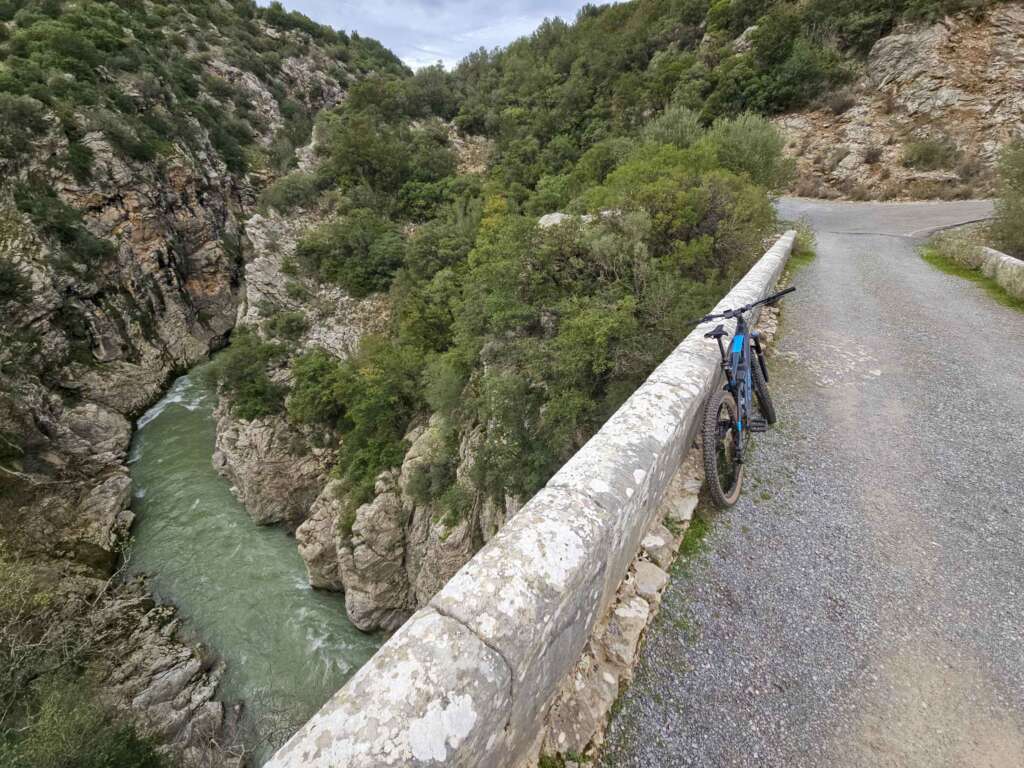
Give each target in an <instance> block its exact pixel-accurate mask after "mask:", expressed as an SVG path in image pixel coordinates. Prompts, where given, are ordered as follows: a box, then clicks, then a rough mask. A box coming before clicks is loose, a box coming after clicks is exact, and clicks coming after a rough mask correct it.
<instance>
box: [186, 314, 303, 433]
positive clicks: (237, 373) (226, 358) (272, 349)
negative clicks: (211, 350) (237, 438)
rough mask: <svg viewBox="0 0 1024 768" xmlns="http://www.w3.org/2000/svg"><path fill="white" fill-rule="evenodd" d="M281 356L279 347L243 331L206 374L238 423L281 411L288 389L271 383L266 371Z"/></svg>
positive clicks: (212, 363) (232, 338) (233, 338)
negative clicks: (226, 398) (216, 386)
mask: <svg viewBox="0 0 1024 768" xmlns="http://www.w3.org/2000/svg"><path fill="white" fill-rule="evenodd" d="M283 356H284V350H283V349H282V348H281V347H280V346H279V345H278V344H275V343H272V342H266V341H263V340H262V339H260V338H259V336H257V335H256V334H255V333H253V332H252V331H250V330H247V329H244V328H243V329H242V330H240V331H237V332H235V334H234V335H233V336H232V337H231V344H230V345H229V346H228V348H227V349H225V350H224V351H223V352H221V353H220V354H218V355H217V356H216V357H215V358H214V359H213V361H212V362H211V363H210V365H209V366H207V368H206V369H205V372H206V375H207V376H209V377H210V378H211V379H212V380H213V381H214V382H215V383H216V384H217V385H218V386H220V387H221V389H222V390H223V391H224V393H225V394H226V395H227V396H228V398H229V400H230V402H231V411H232V413H234V414H235V415H236V416H238V418H240V419H246V420H252V419H258V418H261V417H263V416H270V415H273V414H275V413H280V412H281V411H282V410H283V408H284V401H285V396H286V395H287V388H286V387H284V386H283V385H281V384H277V383H275V382H273V381H272V380H271V378H270V375H269V371H268V369H269V367H270V366H271V365H272V364H274V363H277V362H278V361H280V360H281V358H282V357H283Z"/></svg>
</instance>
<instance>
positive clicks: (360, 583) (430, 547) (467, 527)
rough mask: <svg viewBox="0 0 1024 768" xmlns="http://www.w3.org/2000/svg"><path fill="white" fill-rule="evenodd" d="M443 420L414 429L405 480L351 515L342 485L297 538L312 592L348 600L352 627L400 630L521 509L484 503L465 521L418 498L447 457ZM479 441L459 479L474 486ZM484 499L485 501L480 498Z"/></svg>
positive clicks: (466, 445)
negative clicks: (426, 475)
mask: <svg viewBox="0 0 1024 768" xmlns="http://www.w3.org/2000/svg"><path fill="white" fill-rule="evenodd" d="M442 427H443V425H442V424H441V423H440V421H439V419H438V417H436V416H435V417H434V418H432V419H431V421H430V423H429V424H427V425H426V426H420V427H417V428H415V429H413V430H412V431H411V432H410V433H409V434H408V435H407V436H406V441H407V442H408V443H409V445H410V447H409V450H408V452H407V453H406V456H405V459H404V461H403V463H402V466H401V468H400V469H399V470H398V472H393V471H392V472H385V473H383V474H381V476H380V477H379V478H378V479H377V485H376V488H375V492H376V496H375V497H374V499H373V501H371V502H370V503H368V504H363V505H362V506H360V507H359V508H358V509H357V510H355V513H354V515H351V516H349V515H346V511H345V507H344V502H343V500H342V493H341V486H340V483H338V481H331V482H330V483H328V484H327V485H326V487H325V488H324V490H323V491H322V492H321V494H320V496H319V497H318V498H317V500H316V502H315V503H314V504H313V506H312V509H311V512H310V516H309V518H308V519H307V520H306V522H304V523H303V524H302V525H301V526H299V529H298V530H297V531H296V534H295V536H296V539H297V540H298V542H299V553H300V554H301V555H302V557H303V559H304V560H305V561H306V567H307V570H308V571H309V580H310V584H312V585H313V586H315V587H322V588H324V589H333V590H340V591H344V592H345V607H346V610H347V612H348V616H349V619H350V620H351V621H352V623H353V624H355V625H356V626H357V627H359V628H360V629H362V630H364V631H370V630H375V629H385V630H389V631H390V630H394V629H397V628H398V627H399V626H401V625H402V623H404V622H405V620H406V619H407V618H408V617H409V616H411V615H412V613H413V612H414V611H415V610H416V609H417V608H420V607H422V606H423V605H426V603H427V602H428V601H429V600H430V598H431V597H433V596H434V594H435V593H436V592H437V591H438V590H439V589H440V588H441V587H442V586H444V584H446V583H447V582H448V580H449V579H450V578H451V577H452V576H454V575H455V573H456V572H457V571H458V570H459V569H460V568H461V567H462V566H463V565H465V564H466V562H467V561H468V560H469V559H470V558H471V557H472V556H473V555H474V554H475V553H476V551H477V550H478V549H479V548H480V547H481V546H482V545H483V544H484V543H485V542H486V541H488V540H489V539H490V538H491V537H492V536H493V535H494V534H495V533H497V531H498V529H499V528H501V526H502V525H504V523H505V521H506V520H507V519H508V518H510V517H512V516H513V515H514V514H515V513H516V511H518V509H519V507H520V506H521V504H520V502H519V501H518V499H513V498H509V499H507V500H506V503H505V505H504V506H503V507H500V508H499V507H498V506H497V505H495V504H494V503H493V502H491V501H490V500H486V501H485V500H482V498H481V499H478V500H476V501H474V502H473V503H472V505H471V507H470V508H469V509H468V510H467V511H465V512H464V513H463V514H462V516H461V517H460V518H459V519H456V520H453V519H451V518H450V517H449V516H448V515H446V513H445V512H444V510H441V509H438V508H436V507H435V506H433V505H431V504H424V503H423V502H422V501H420V500H419V499H418V498H417V496H416V494H415V493H414V482H415V481H414V476H415V474H416V470H417V468H418V467H420V466H421V465H423V464H425V463H430V462H431V461H432V460H433V459H435V458H436V457H437V455H438V453H439V452H440V451H441V450H442V445H443V439H442V431H443V430H442ZM473 442H474V440H473V436H472V435H471V436H469V437H467V438H465V439H464V440H463V444H462V447H461V450H460V462H459V467H458V469H457V470H456V475H457V477H459V478H460V480H461V482H462V483H463V484H465V485H467V486H468V483H469V481H468V474H469V469H470V467H471V466H472V460H473V451H472V445H473ZM478 495H479V496H480V497H482V496H483V494H478Z"/></svg>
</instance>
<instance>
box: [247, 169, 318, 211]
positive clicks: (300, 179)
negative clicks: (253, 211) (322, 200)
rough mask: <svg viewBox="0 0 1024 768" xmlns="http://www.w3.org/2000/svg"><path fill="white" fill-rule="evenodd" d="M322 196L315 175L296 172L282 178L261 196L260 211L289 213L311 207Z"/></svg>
mask: <svg viewBox="0 0 1024 768" xmlns="http://www.w3.org/2000/svg"><path fill="white" fill-rule="evenodd" d="M319 194H320V183H319V181H318V180H317V177H316V175H315V174H312V173H306V172H304V171H295V172H293V173H289V174H288V175H287V176H282V177H281V178H280V179H278V180H277V181H275V182H273V183H272V184H270V186H268V187H267V188H266V189H265V190H263V192H262V193H261V194H260V200H259V206H260V210H262V211H264V212H266V211H269V210H271V209H273V210H275V211H277V212H278V213H288V212H290V211H292V210H294V209H295V208H301V207H304V206H307V205H309V204H310V203H312V202H313V201H314V200H316V198H317V195H319Z"/></svg>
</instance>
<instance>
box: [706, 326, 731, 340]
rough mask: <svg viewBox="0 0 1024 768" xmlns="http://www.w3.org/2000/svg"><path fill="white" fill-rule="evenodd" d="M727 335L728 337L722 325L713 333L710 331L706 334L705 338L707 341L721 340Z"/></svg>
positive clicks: (716, 327)
mask: <svg viewBox="0 0 1024 768" xmlns="http://www.w3.org/2000/svg"><path fill="white" fill-rule="evenodd" d="M725 335H727V334H726V332H725V328H723V327H722V326H721V325H717V326H715V329H714V330H713V331H708V332H707V333H705V334H704V338H705V339H720V338H722V337H723V336H725Z"/></svg>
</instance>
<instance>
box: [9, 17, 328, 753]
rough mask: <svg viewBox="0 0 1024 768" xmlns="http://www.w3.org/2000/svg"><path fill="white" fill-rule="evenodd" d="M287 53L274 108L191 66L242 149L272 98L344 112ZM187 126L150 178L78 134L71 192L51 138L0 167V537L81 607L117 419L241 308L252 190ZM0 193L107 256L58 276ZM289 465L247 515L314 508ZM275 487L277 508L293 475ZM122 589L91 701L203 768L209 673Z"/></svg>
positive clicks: (62, 267)
mask: <svg viewBox="0 0 1024 768" xmlns="http://www.w3.org/2000/svg"><path fill="white" fill-rule="evenodd" d="M265 31H266V32H267V33H268V34H270V33H271V32H273V36H277V37H282V36H289V35H292V36H294V35H300V36H301V35H304V33H300V32H288V33H284V32H279V31H273V30H271V29H270V28H269V27H268V28H266V30H265ZM304 40H305V38H304ZM288 42H289V41H287V40H282V44H283V45H284V44H287V43H288ZM292 42H294V41H292ZM297 48H298V49H301V50H303V51H304V53H302V54H301V55H299V54H297V55H295V56H293V57H292V58H289V59H286V60H285V61H284V62H283V64H282V70H283V72H284V76H283V78H281V79H280V80H279V82H278V85H279V86H280V89H281V92H279V93H277V95H276V96H275V93H273V92H272V91H271V89H270V87H269V86H268V84H267V83H266V82H263V81H262V80H261V79H260V78H258V77H256V76H255V75H253V74H252V73H251V72H244V71H242V70H240V69H237V68H236V67H233V66H231V65H229V64H228V63H226V62H225V61H223V60H221V59H220V58H218V57H219V53H218V52H217V51H216V50H214V51H210V52H208V53H207V54H206V55H204V57H203V66H204V68H205V70H206V72H207V74H209V75H215V76H217V77H220V78H222V79H224V80H226V81H228V82H230V83H232V85H233V86H235V87H236V88H237V89H238V92H239V94H244V97H245V99H246V101H247V102H248V105H247V106H248V108H249V109H250V111H251V114H252V115H254V119H253V123H254V125H257V126H258V130H257V135H256V137H255V142H256V144H257V145H262V146H268V145H269V144H270V143H271V142H272V141H273V139H274V135H275V131H276V130H277V128H279V127H281V126H282V125H283V121H282V116H281V112H280V109H279V106H278V98H284V97H287V98H291V99H292V100H293V101H296V102H298V103H302V104H305V105H306V106H307V107H308V108H309V109H310V110H316V109H319V108H322V107H324V106H330V105H333V104H334V103H336V102H338V101H339V100H341V99H342V98H343V96H344V91H345V87H346V85H347V81H346V80H345V79H344V78H347V77H348V75H346V74H345V73H344V71H343V70H340V69H339V67H338V65H337V63H336V62H335V61H333V60H332V59H331V57H329V56H328V55H327V54H326V53H325V52H324V51H322V50H320V49H318V48H317V46H316V45H315V44H314V43H312V42H310V41H309V40H305V42H304V44H303V45H302V46H297ZM328 72H333V73H338V72H340V73H341V74H342V75H343V76H344V77H343V79H342V80H338V79H337V77H336V76H335V75H333V74H327V73H328ZM126 87H127V86H126ZM205 96H206V97H209V98H211V99H213V98H214V97H212V96H210V95H209V94H205ZM239 98H241V96H239ZM214 101H215V99H214ZM221 106H222V107H223V108H224V109H225V110H231V109H233V107H231V106H230V105H221ZM187 119H189V120H191V119H192V118H187ZM51 123H53V124H54V125H56V122H55V121H53V120H51ZM195 127H196V131H197V134H198V135H199V138H198V139H197V140H196V141H197V145H196V146H190V147H185V146H183V145H180V144H174V145H168V147H167V148H166V149H164V150H161V151H162V152H163V154H162V155H161V156H160V157H159V159H158V160H157V161H153V162H145V161H140V160H134V159H130V158H128V157H126V156H125V155H124V154H123V153H119V152H118V151H115V149H114V147H113V146H112V144H111V143H110V140H109V139H108V138H107V137H106V136H105V135H104V134H103V133H101V132H98V131H91V132H86V133H85V134H84V135H83V136H82V137H81V138H80V139H79V141H80V144H81V145H82V146H83V147H84V148H86V149H87V150H88V153H89V154H90V156H91V160H90V168H89V171H90V172H89V174H88V180H86V181H81V180H77V179H76V178H75V177H73V176H72V175H71V174H70V173H69V172H68V171H67V170H64V169H63V168H62V167H60V165H59V164H56V163H51V158H52V156H53V155H54V153H55V152H56V151H58V150H60V152H61V153H65V150H66V149H67V138H66V137H65V135H64V133H63V132H62V131H59V130H56V129H54V130H52V131H51V132H50V133H49V134H48V135H47V136H45V137H44V138H43V139H41V140H40V141H37V142H36V144H35V145H34V146H33V147H32V149H31V151H30V152H29V153H27V157H25V158H19V159H17V163H18V164H17V165H15V164H14V163H15V159H13V158H8V157H4V158H0V170H3V171H4V173H5V181H4V182H3V183H0V255H2V257H3V264H2V265H0V266H3V267H4V268H5V270H7V269H10V270H12V272H13V274H14V275H16V277H17V282H16V283H15V285H16V286H17V294H16V297H15V299H14V300H7V297H6V296H0V310H2V314H0V316H2V321H0V467H2V468H3V473H2V474H0V508H2V509H3V513H2V520H0V525H2V529H0V536H2V538H3V539H4V541H5V543H6V544H7V545H8V546H10V547H12V549H13V550H14V551H16V552H17V553H18V555H19V556H21V557H23V558H25V559H27V560H29V561H31V562H32V564H33V565H34V566H35V567H37V568H38V569H39V570H41V571H45V572H48V573H50V574H52V577H53V579H54V580H55V581H57V582H59V583H66V584H69V585H72V586H75V587H76V588H78V587H80V591H81V592H82V593H83V594H84V593H90V592H95V585H96V583H97V580H99V581H100V582H105V580H106V579H107V578H108V577H109V576H110V574H111V573H112V571H113V569H114V566H115V564H116V562H117V560H118V558H119V555H120V548H121V545H122V542H123V540H124V538H125V536H126V534H127V533H128V530H129V528H130V526H131V522H132V514H131V512H130V510H129V504H130V485H131V483H130V479H129V475H128V470H127V466H126V461H127V448H128V444H129V438H130V434H131V424H130V419H133V418H135V417H136V416H137V415H139V414H140V413H142V412H143V411H144V409H145V408H146V407H148V405H150V404H151V403H152V402H153V401H155V400H156V399H157V398H158V397H159V396H160V394H161V392H162V390H163V388H164V387H165V385H166V383H167V382H168V380H169V379H170V378H171V377H172V376H173V375H174V374H176V373H178V372H180V371H183V370H184V369H186V368H188V367H189V366H192V365H193V364H195V363H196V362H198V361H200V360H201V359H203V358H204V357H205V356H207V355H208V354H209V353H210V351H211V350H214V349H216V348H217V347H218V346H220V345H222V344H223V343H224V339H225V337H226V335H227V334H228V333H229V332H230V330H231V329H232V328H233V326H234V325H235V322H236V318H237V317H238V312H239V308H240V307H242V306H244V299H245V289H244V285H243V279H244V272H243V270H244V267H245V262H246V260H247V258H249V256H250V253H251V249H250V247H249V244H248V239H247V237H246V233H245V224H244V222H245V219H246V217H247V215H248V214H249V212H250V210H251V208H252V207H253V203H254V201H255V196H256V187H257V185H259V184H261V183H263V181H264V180H265V175H261V174H259V173H253V174H249V175H242V174H239V173H233V172H230V171H229V170H228V168H227V166H226V165H225V163H224V162H223V160H222V159H221V156H220V155H219V154H218V151H217V150H216V149H215V147H214V146H213V144H212V143H211V142H210V140H209V138H208V137H207V136H206V134H205V131H203V130H202V128H201V127H200V126H199V124H198V122H196V123H195ZM12 177H15V178H17V179H20V180H22V181H24V180H27V179H29V178H33V179H35V178H42V179H45V181H46V182H47V183H48V184H49V185H50V187H51V188H52V190H53V192H54V193H55V195H56V198H57V200H59V201H60V203H62V204H64V205H66V206H69V207H70V208H73V209H76V210H78V211H81V213H82V221H83V225H84V226H85V228H86V229H87V230H88V232H89V233H91V234H92V235H93V236H95V237H97V238H99V239H101V240H105V241H107V242H109V243H111V244H113V248H112V249H111V252H110V254H109V255H104V256H102V257H97V258H96V259H94V262H93V263H90V264H88V265H85V264H79V263H70V262H68V261H67V260H65V259H64V257H63V253H62V252H61V251H60V250H59V249H58V248H57V246H55V245H54V246H53V247H51V245H50V244H49V242H50V241H48V240H46V239H45V238H44V237H43V236H42V235H41V234H40V232H39V230H38V229H37V227H36V225H34V224H33V223H32V220H31V219H30V218H29V216H28V215H26V214H24V213H22V212H20V211H19V210H18V209H17V206H16V203H15V199H14V193H13V190H12V189H11V188H9V186H8V184H7V183H6V182H7V180H10V179H11V178H12ZM6 275H7V273H6V272H5V277H6ZM338 344H339V345H340V344H341V342H340V341H339V342H338ZM289 438H290V436H289V435H288V434H285V433H283V432H282V431H281V430H280V429H277V428H276V427H275V425H272V424H269V425H268V424H263V425H258V428H257V429H256V430H255V431H253V432H252V433H247V434H245V435H242V434H239V435H238V436H237V439H236V440H235V442H234V443H233V444H232V446H231V447H232V449H233V450H235V451H236V453H241V452H247V451H251V452H253V453H254V455H255V454H259V455H264V456H266V455H272V454H273V453H274V452H275V451H277V450H279V448H280V447H281V446H292V444H293V441H290V439H289ZM240 446H241V447H240ZM227 448H228V446H227V444H225V449H227ZM295 457H296V459H295V465H289V467H288V468H287V469H288V471H289V472H293V470H294V466H296V465H297V466H299V467H301V468H302V471H301V472H300V473H299V478H298V486H299V487H300V488H306V489H307V493H306V496H305V497H304V498H301V497H300V498H296V499H295V500H294V503H293V504H292V505H291V506H290V507H284V508H280V509H277V508H274V507H272V506H271V505H266V504H263V505H260V504H257V505H256V507H255V508H256V509H257V511H258V514H260V515H261V516H264V517H276V518H279V519H285V520H292V519H293V518H295V517H297V516H298V515H299V512H298V510H299V509H300V508H302V509H303V514H304V508H305V507H306V506H308V504H309V503H311V502H312V501H313V500H314V499H315V498H316V495H317V493H318V492H319V483H320V482H321V480H322V478H321V475H322V467H321V466H320V464H319V463H317V462H316V460H315V456H314V457H310V455H309V454H308V451H305V449H304V446H303V450H302V452H301V455H300V454H298V453H296V454H295ZM276 480H277V482H278V483H279V482H280V480H281V478H280V477H279V478H276ZM306 480H309V483H310V484H307V485H305V486H303V485H302V483H303V482H305V481H306ZM314 480H315V481H316V483H315V487H314V485H313V484H312V483H313V481H314ZM269 482H270V491H269V492H268V491H265V490H264V489H263V488H262V487H253V486H251V485H246V484H245V483H244V482H242V479H241V478H239V481H238V483H236V484H238V485H239V487H241V488H243V489H244V491H245V493H246V494H247V495H248V497H250V498H252V499H255V498H257V497H258V498H259V499H261V500H262V499H263V498H264V497H265V496H272V495H273V493H280V492H283V491H282V490H281V489H280V488H279V486H278V485H275V483H274V481H273V479H272V480H271V481H269ZM289 482H290V483H292V485H289V486H288V488H287V491H288V493H289V494H293V495H294V494H295V493H296V491H295V485H294V484H295V482H296V478H295V476H294V473H293V475H292V476H291V477H290V478H289ZM76 585H77V586H76ZM124 589H125V593H124V595H122V596H118V597H115V599H114V600H113V601H112V603H111V605H110V607H109V608H107V609H105V610H106V614H105V615H106V620H107V622H108V629H109V632H110V633H111V635H110V636H111V642H112V643H114V644H115V646H116V648H117V650H116V652H115V653H112V654H111V656H110V658H109V659H105V660H101V662H98V663H99V666H100V669H98V670H97V672H98V674H99V676H100V677H101V678H102V677H104V676H105V677H106V679H107V683H106V685H105V687H104V691H105V692H106V694H107V695H108V698H109V699H110V700H111V702H112V703H113V704H114V705H115V706H117V707H119V708H120V709H121V710H123V711H124V712H125V713H126V715H130V716H133V717H135V718H136V719H137V720H138V721H139V722H140V723H142V724H143V725H144V726H145V727H146V728H147V729H148V730H150V731H153V732H156V733H157V735H158V736H160V737H161V738H162V739H164V740H165V741H167V742H169V743H170V744H172V745H173V746H175V747H180V748H181V753H180V755H179V757H180V758H181V760H180V761H179V762H178V763H176V764H182V765H191V764H193V763H200V762H202V763H203V764H206V765H213V764H217V762H216V761H215V760H214V758H213V757H211V754H212V753H210V749H211V748H212V747H211V745H212V744H213V741H211V739H214V740H215V741H217V742H224V741H225V738H227V737H225V733H224V727H225V725H226V724H227V723H228V721H229V720H230V718H229V717H228V716H227V715H226V714H225V711H224V707H223V705H222V704H221V703H220V702H218V701H217V700H216V698H215V692H216V687H217V682H218V680H219V677H220V672H219V670H218V669H217V667H216V665H213V664H211V663H210V662H209V661H208V660H205V659H204V658H203V656H202V654H201V653H200V652H199V650H197V649H196V648H194V647H193V646H191V645H189V644H188V643H186V642H184V641H183V640H182V639H180V638H179V637H178V632H177V629H178V624H177V622H176V621H174V620H173V619H172V618H170V617H171V615H172V614H173V611H172V610H171V609H169V608H161V607H158V606H155V605H153V603H152V601H151V600H150V599H149V598H148V597H147V596H146V595H145V594H144V591H140V588H139V587H137V586H133V587H125V588H124Z"/></svg>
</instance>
